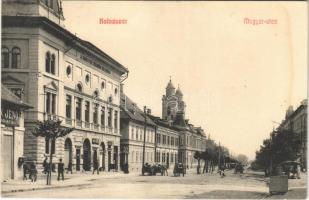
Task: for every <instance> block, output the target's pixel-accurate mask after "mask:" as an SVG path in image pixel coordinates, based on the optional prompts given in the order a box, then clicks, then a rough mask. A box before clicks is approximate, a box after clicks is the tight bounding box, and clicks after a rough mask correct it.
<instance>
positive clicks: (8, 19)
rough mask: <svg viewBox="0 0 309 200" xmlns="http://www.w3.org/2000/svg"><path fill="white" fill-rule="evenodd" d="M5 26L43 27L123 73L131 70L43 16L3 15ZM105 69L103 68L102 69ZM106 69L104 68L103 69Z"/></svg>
mask: <svg viewBox="0 0 309 200" xmlns="http://www.w3.org/2000/svg"><path fill="white" fill-rule="evenodd" d="M2 26H3V27H15V26H16V27H36V26H39V27H42V28H43V29H46V30H48V31H49V33H51V34H53V35H55V36H57V37H59V38H61V39H62V40H64V41H65V42H66V43H67V45H69V46H70V45H71V46H74V47H75V48H78V49H80V50H81V51H84V52H86V53H88V54H90V55H92V56H93V57H95V58H96V59H98V60H100V61H101V62H103V63H104V64H105V65H107V66H109V67H111V68H113V69H115V70H117V71H119V72H120V73H122V74H125V73H127V72H128V71H129V70H128V69H127V68H126V67H124V66H122V65H121V64H120V63H119V62H117V61H116V60H115V59H113V58H112V57H110V56H109V55H107V54H106V53H105V52H103V51H102V50H101V49H100V48H98V47H97V46H95V45H93V44H92V43H90V42H88V41H85V40H82V39H81V38H79V37H77V36H76V35H75V34H73V33H71V32H70V31H69V30H67V29H65V28H63V27H61V26H60V25H58V24H57V23H55V22H53V21H51V20H49V19H48V18H46V17H43V16H2ZM102 70H103V69H102ZM103 71H104V70H103Z"/></svg>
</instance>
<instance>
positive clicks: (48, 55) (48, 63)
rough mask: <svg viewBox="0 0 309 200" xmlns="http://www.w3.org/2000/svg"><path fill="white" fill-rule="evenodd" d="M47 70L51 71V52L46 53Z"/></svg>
mask: <svg viewBox="0 0 309 200" xmlns="http://www.w3.org/2000/svg"><path fill="white" fill-rule="evenodd" d="M45 71H46V72H48V73H50V53H49V52H47V53H46V55H45Z"/></svg>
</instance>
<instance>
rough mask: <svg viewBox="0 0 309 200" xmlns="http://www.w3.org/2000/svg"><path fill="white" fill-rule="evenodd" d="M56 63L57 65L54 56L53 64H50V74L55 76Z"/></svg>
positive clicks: (53, 56)
mask: <svg viewBox="0 0 309 200" xmlns="http://www.w3.org/2000/svg"><path fill="white" fill-rule="evenodd" d="M55 63H56V56H55V54H53V55H52V56H51V62H50V73H51V74H54V75H55Z"/></svg>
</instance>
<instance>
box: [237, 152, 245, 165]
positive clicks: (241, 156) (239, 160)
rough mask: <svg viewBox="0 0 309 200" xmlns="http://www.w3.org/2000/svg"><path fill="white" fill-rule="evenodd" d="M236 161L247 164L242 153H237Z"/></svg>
mask: <svg viewBox="0 0 309 200" xmlns="http://www.w3.org/2000/svg"><path fill="white" fill-rule="evenodd" d="M237 161H238V162H240V163H241V164H243V165H247V164H248V157H247V156H246V155H244V154H239V155H238V156H237Z"/></svg>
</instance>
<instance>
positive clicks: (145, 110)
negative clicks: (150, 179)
mask: <svg viewBox="0 0 309 200" xmlns="http://www.w3.org/2000/svg"><path fill="white" fill-rule="evenodd" d="M144 118H145V121H144V142H143V162H142V175H143V176H144V164H145V145H146V126H147V107H146V106H144Z"/></svg>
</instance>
